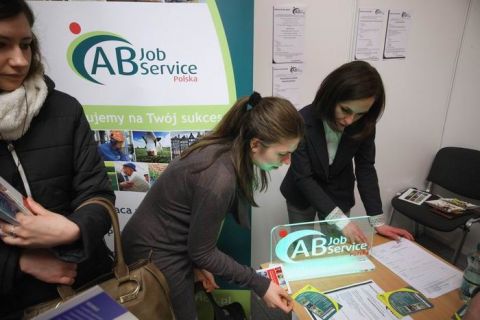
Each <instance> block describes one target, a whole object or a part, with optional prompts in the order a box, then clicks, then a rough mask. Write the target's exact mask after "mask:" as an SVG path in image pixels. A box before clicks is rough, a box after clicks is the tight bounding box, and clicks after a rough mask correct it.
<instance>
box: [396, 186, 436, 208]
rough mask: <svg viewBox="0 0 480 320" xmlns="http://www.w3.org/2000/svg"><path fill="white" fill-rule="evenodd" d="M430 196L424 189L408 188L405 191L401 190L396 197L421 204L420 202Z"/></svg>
mask: <svg viewBox="0 0 480 320" xmlns="http://www.w3.org/2000/svg"><path fill="white" fill-rule="evenodd" d="M431 196H432V195H431V194H430V193H428V192H426V191H421V190H417V189H414V188H410V189H408V190H407V191H405V192H403V193H402V194H401V195H400V196H399V197H398V199H402V200H404V201H407V202H410V203H413V204H416V205H421V204H422V203H424V202H425V200H427V199H428V198H430V197H431Z"/></svg>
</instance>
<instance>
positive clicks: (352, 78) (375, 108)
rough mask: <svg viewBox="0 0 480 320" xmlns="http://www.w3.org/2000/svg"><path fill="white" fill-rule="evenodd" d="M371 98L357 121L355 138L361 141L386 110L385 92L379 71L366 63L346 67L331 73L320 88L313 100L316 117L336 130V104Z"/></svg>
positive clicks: (370, 131) (361, 62) (355, 63)
mask: <svg viewBox="0 0 480 320" xmlns="http://www.w3.org/2000/svg"><path fill="white" fill-rule="evenodd" d="M370 97H374V99H375V101H374V102H373V105H372V107H371V108H370V110H369V111H368V112H367V114H365V115H364V116H363V117H362V118H360V119H359V120H358V121H356V122H355V123H354V124H353V125H352V127H353V126H354V127H356V130H355V132H356V133H355V135H354V136H353V137H354V138H358V139H363V138H365V137H367V136H369V135H370V134H372V133H373V131H374V129H375V125H376V123H377V121H378V119H379V118H380V116H381V115H382V113H383V110H384V109H385V89H384V87H383V82H382V78H381V77H380V74H379V73H378V71H377V70H376V69H375V68H374V67H372V66H371V65H370V64H368V63H367V62H365V61H352V62H349V63H345V64H344V65H342V66H340V67H339V68H337V69H335V70H334V71H332V72H331V73H330V74H329V75H328V76H327V77H326V78H325V79H324V80H323V81H322V84H321V85H320V88H319V89H318V91H317V94H316V96H315V100H313V106H314V110H315V111H314V112H315V115H316V116H317V117H318V118H319V119H321V120H325V121H327V123H328V124H329V125H330V127H331V128H335V127H336V125H335V107H336V105H337V104H338V103H340V102H344V101H349V100H359V99H365V98H370Z"/></svg>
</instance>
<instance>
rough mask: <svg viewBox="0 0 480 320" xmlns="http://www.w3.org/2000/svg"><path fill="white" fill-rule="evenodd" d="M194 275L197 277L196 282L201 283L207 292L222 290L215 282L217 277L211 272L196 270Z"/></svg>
mask: <svg viewBox="0 0 480 320" xmlns="http://www.w3.org/2000/svg"><path fill="white" fill-rule="evenodd" d="M193 274H194V275H195V282H197V281H201V282H202V285H203V288H204V289H205V291H207V292H212V291H213V290H215V289H218V288H220V287H219V286H218V285H217V283H216V282H215V277H214V276H213V274H212V273H211V272H209V271H207V270H205V269H197V268H194V269H193Z"/></svg>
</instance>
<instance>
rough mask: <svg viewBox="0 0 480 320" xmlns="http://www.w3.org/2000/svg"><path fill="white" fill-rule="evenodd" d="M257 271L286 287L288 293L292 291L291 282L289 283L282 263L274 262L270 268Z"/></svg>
mask: <svg viewBox="0 0 480 320" xmlns="http://www.w3.org/2000/svg"><path fill="white" fill-rule="evenodd" d="M257 273H258V274H259V275H261V276H264V277H265V278H269V279H270V280H272V281H273V282H275V283H276V284H278V285H279V286H280V287H282V288H283V289H285V290H286V291H287V293H288V294H291V293H292V289H291V288H290V284H289V283H288V281H287V279H286V278H285V274H284V273H283V269H282V265H281V264H273V265H271V266H270V267H268V268H265V269H260V270H257Z"/></svg>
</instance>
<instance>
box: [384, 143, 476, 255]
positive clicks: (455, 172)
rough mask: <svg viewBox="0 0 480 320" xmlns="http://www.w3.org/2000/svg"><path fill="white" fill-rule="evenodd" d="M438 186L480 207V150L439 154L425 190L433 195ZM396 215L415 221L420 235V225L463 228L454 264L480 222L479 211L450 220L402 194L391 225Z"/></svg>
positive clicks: (448, 149) (454, 149)
mask: <svg viewBox="0 0 480 320" xmlns="http://www.w3.org/2000/svg"><path fill="white" fill-rule="evenodd" d="M435 186H440V187H442V188H443V189H446V190H448V191H450V192H453V193H454V194H455V195H457V196H460V197H466V198H470V199H473V201H474V202H476V203H475V204H477V205H478V204H480V151H478V150H472V149H465V148H458V147H446V148H442V149H440V150H439V151H438V152H437V154H436V155H435V159H434V160H433V163H432V167H431V168H430V172H429V173H428V177H427V188H426V190H425V191H427V192H429V193H431V190H432V188H434V187H435ZM434 198H435V196H432V198H431V199H434ZM428 200H430V199H428ZM476 200H478V201H476ZM470 202H471V201H470ZM395 212H399V213H401V214H403V215H405V216H407V217H408V218H410V219H412V220H413V221H414V222H415V233H416V235H417V233H418V224H421V225H423V226H426V227H428V228H431V229H434V230H437V231H442V232H451V231H453V230H455V229H457V228H460V229H462V230H463V234H462V238H461V239H460V243H459V244H458V246H457V247H456V249H455V253H454V254H453V257H452V262H453V264H455V263H456V262H457V259H458V257H459V255H460V252H461V250H462V247H463V244H464V243H465V238H466V237H467V234H468V232H469V231H470V228H471V226H472V224H474V223H477V222H480V213H479V212H478V211H477V210H475V211H472V210H467V212H466V213H464V214H462V215H460V216H458V217H454V218H447V217H444V216H441V215H439V214H437V213H434V212H433V211H432V210H431V207H430V206H429V205H428V204H427V203H423V204H422V205H416V204H412V203H409V202H406V201H403V200H401V199H398V195H397V196H395V197H394V198H393V199H392V212H391V215H390V223H391V222H392V220H393V215H394V213H395Z"/></svg>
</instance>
